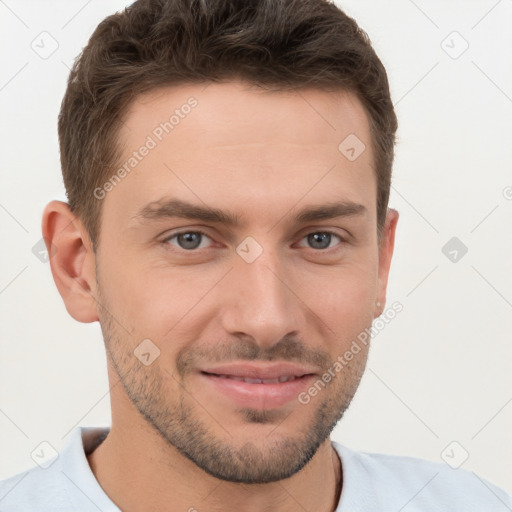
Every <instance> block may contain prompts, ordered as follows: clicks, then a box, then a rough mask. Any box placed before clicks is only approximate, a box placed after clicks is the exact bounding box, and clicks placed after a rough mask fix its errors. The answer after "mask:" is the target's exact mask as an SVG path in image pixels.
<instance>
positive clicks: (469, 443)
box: [0, 0, 512, 493]
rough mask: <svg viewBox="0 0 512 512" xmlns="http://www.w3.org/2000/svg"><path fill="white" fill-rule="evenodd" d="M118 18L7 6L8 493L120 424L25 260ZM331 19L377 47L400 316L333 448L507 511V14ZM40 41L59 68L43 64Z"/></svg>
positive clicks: (381, 337) (425, 8)
mask: <svg viewBox="0 0 512 512" xmlns="http://www.w3.org/2000/svg"><path fill="white" fill-rule="evenodd" d="M125 5H126V3H125V2H124V1H110V2H105V1H100V0H89V1H63V0H62V1H59V2H55V1H52V2H50V1H47V2H40V1H36V0H33V1H26V0H24V1H17V2H14V1H13V0H5V1H2V2H0V48H1V51H2V55H1V62H2V65H1V67H0V73H1V75H0V76H1V78H0V109H1V119H2V123H1V125H0V130H1V133H0V141H1V160H0V162H1V166H2V172H1V180H2V181H1V187H0V222H1V226H2V249H3V250H2V265H1V268H0V290H1V292H0V307H1V319H0V322H1V323H0V325H1V339H0V343H1V347H0V348H1V357H0V432H1V435H0V477H6V476H8V475H11V474H13V473H15V472H18V471H21V470H22V469H25V468H27V467H29V466H32V465H34V461H33V460H32V459H31V455H30V454H31V452H32V451H33V450H34V449H35V448H36V447H37V446H38V445H39V443H40V442H42V441H47V442H49V443H50V444H51V445H52V446H54V447H55V449H57V450H59V449H60V448H61V447H62V446H63V444H64V443H65V442H66V440H67V438H68V434H69V432H70V431H71V429H72V428H74V427H75V426H76V425H78V424H80V425H102V424H108V423H109V420H110V413H109V396H108V382H107V377H106V368H105V354H104V350H103V343H102V338H101V333H100V329H99V326H98V325H97V324H92V325H84V324H79V323H77V322H75V321H74V320H73V319H72V318H71V317H69V315H68V314H67V313H66V310H65V308H64V306H63V303H62V301H61V299H60V296H59V295H58V293H57V290H56V288H55V285H54V283H53V280H52V277H51V273H50V268H49V265H48V263H44V262H42V261H40V260H39V259H38V257H37V256H36V255H35V254H34V252H33V250H32V249H33V247H34V246H36V248H37V245H36V244H38V243H39V241H40V239H41V232H40V218H41V213H42V210H43V208H44V205H45V204H46V203H47V202H48V201H49V200H51V199H65V196H64V189H63V185H62V179H61V174H60V164H59V153H58V144H57V129H56V119H57V114H58V111H59V107H60V101H61V99H62V96H63V94H64V90H65V84H66V79H67V75H68V72H69V67H70V66H71V64H72V62H73V59H74V57H75V56H76V55H77V54H78V52H79V51H80V49H81V48H82V47H83V46H84V45H85V44H86V42H87V39H88V37H89V35H90V34H91V33H92V31H93V30H94V28H95V27H96V25H97V24H98V22H99V21H101V20H102V19H103V18H104V17H105V16H107V15H108V14H110V13H112V12H114V11H116V10H118V9H120V8H122V7H124V6H125ZM339 5H341V7H342V8H344V9H345V10H346V12H347V13H348V14H349V15H351V16H353V17H354V18H355V19H356V21H357V22H358V23H359V24H360V26H362V28H363V29H364V30H366V31H367V32H368V34H369V36H370V38H371V40H372V42H373V44H374V47H375V49H376V51H377V53H378V54H379V56H380V58H381V60H382V61H383V63H384V65H385V66H386V68H387V70H388V75H389V79H390V84H391V90H392V96H393V100H394V103H395V106H396V111H397V115H398V118H399V124H400V127H399V132H398V137H399V141H398V144H397V148H396V151H397V155H396V161H395V167H394V180H393V190H392V194H391V201H390V206H391V207H394V208H396V209H398V210H399V212H400V214H401V217H400V222H399V226H398V232H397V242H396V248H395V257H394V262H393V266H392V271H391V275H390V284H389V294H388V303H389V304H391V303H392V302H394V301H400V302H401V303H402V304H403V311H402V312H401V313H400V314H399V315H397V317H396V318H395V319H394V320H393V321H392V322H391V323H390V324H389V325H387V326H386V328H385V329H384V330H382V331H381V332H380V333H379V334H378V335H377V336H376V337H375V339H374V341H373V347H372V350H371V354H370V359H369V363H368V368H367V372H366V374H365V376H364V378H363V381H362V384H361V387H360V389H359V391H358V393H357V394H356V398H355V400H354V402H353V404H352V405H351V407H350V409H349V411H348V412H347V414H346V415H345V417H344V418H343V420H342V421H341V423H340V424H339V425H338V426H337V428H336V430H335V431H334V433H333V436H332V437H333V439H335V440H337V441H340V442H342V443H344V444H346V445H348V446H350V447H352V448H355V449H360V450H364V451H374V452H384V453H393V454H402V455H410V456H417V457H423V458H427V459H430V460H434V461H441V462H442V460H443V459H442V454H443V453H444V458H445V459H446V458H448V459H450V460H451V461H455V462H457V461H458V462H459V463H460V462H461V461H462V460H463V459H464V458H465V457H466V453H467V457H468V458H467V460H465V462H464V463H463V465H462V467H463V468H465V469H468V470H470V471H474V472H475V473H477V474H478V475H480V476H481V477H483V478H486V479H488V480H490V481H491V482H493V483H495V484H497V485H499V486H501V487H503V488H504V489H506V490H508V492H511V493H512V478H511V473H512V471H511V463H510V461H511V460H512V436H510V432H511V431H512V386H511V372H510V364H511V355H512V344H511V343H510V342H511V335H510V333H511V332H512V286H511V281H512V279H511V276H512V271H511V266H510V255H511V249H512V237H511V235H510V233H511V223H510V220H511V214H512V200H511V198H512V188H511V187H512V173H511V168H512V167H511V166H512V144H511V141H512V63H511V57H510V48H512V1H511V0H501V1H496V0H492V1H491V0H489V1H488V0H464V1H462V0H460V1H454V0H452V1H446V0H443V1H433V0H428V1H427V0H416V1H415V2H413V1H411V0H394V1H388V2H382V1H380V0H350V1H342V2H340V3H339ZM42 32H46V34H43V35H41V33H42ZM41 38H45V45H44V46H45V50H44V51H47V52H49V51H51V50H53V49H55V51H54V52H53V53H52V54H51V55H42V56H41V55H40V53H41V52H43V50H42V49H41V48H39V54H38V53H37V51H35V48H37V44H39V45H41V43H40V41H41ZM57 45H58V47H57ZM466 46H467V48H466ZM42 57H47V58H42ZM452 237H457V239H458V240H456V241H455V242H452V243H455V244H456V245H455V246H448V248H446V249H444V252H443V247H444V246H445V244H446V243H447V242H448V241H449V240H450V239H452ZM461 244H464V246H465V247H466V248H467V253H466V254H464V255H462V252H463V251H462V250H461V247H462V245H461ZM454 250H455V251H457V254H456V256H457V258H456V261H452V259H453V258H454V257H455V253H454V252H453V251H454ZM35 252H36V253H37V249H36V250H35ZM445 253H446V254H447V255H445ZM454 442H455V443H454ZM447 447H448V448H447ZM447 456H448V457H447Z"/></svg>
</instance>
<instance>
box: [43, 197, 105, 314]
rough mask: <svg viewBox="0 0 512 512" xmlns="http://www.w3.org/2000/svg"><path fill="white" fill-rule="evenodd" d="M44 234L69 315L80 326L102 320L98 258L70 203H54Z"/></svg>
mask: <svg viewBox="0 0 512 512" xmlns="http://www.w3.org/2000/svg"><path fill="white" fill-rule="evenodd" d="M42 230H43V238H44V241H45V243H46V248H47V249H48V255H49V260H50V266H51V269H52V275H53V279H54V281H55V284H56V285H57V288H58V290H59V293H60V295H61V297H62V299H63V300H64V304H65V305H66V309H67V310H68V313H69V314H70V315H71V316H72V317H73V318H74V319H75V320H78V321H79V322H85V323H88V322H94V321H96V320H98V314H97V307H96V300H95V299H94V297H95V295H96V275H95V254H94V251H93V248H92V242H91V240H90V238H89V234H88V233H87V230H86V229H85V227H84V225H83V224H82V222H81V221H80V220H79V219H78V218H77V217H76V215H74V214H73V213H72V212H71V210H70V209H69V206H68V204H67V203H63V202H62V201H52V202H51V203H49V204H48V205H47V206H46V208H45V210H44V213H43V223H42Z"/></svg>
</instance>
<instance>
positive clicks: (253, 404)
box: [200, 373, 315, 410]
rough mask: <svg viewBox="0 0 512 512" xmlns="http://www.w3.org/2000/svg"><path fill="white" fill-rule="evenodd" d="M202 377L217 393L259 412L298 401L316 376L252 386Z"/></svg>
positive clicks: (208, 376) (206, 376) (207, 375)
mask: <svg viewBox="0 0 512 512" xmlns="http://www.w3.org/2000/svg"><path fill="white" fill-rule="evenodd" d="M200 376H201V377H202V378H204V379H206V381H207V382H208V384H209V385H210V386H212V387H213V389H214V390H215V391H218V392H220V393H222V394H223V395H225V396H227V397H229V398H230V399H231V400H233V401H234V402H236V403H237V404H238V405H240V406H242V407H250V408H252V409H259V410H264V409H275V408H277V407H281V406H283V405H285V404H287V403H288V402H290V401H292V400H297V397H298V396H299V394H300V393H301V392H302V391H303V390H304V389H305V388H306V387H307V386H309V385H310V383H311V382H312V381H313V379H314V377H315V376H314V375H304V376H303V377H300V378H298V379H294V380H292V381H289V382H279V383H276V384H250V383H248V382H244V381H240V380H234V379H229V378H226V377H215V376H213V375H209V374H205V373H201V374H200Z"/></svg>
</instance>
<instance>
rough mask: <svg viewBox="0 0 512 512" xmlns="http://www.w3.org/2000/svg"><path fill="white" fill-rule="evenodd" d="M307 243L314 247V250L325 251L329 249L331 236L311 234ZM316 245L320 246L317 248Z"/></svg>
mask: <svg viewBox="0 0 512 512" xmlns="http://www.w3.org/2000/svg"><path fill="white" fill-rule="evenodd" d="M309 241H310V242H311V243H313V245H316V247H315V248H316V249H325V248H327V247H329V244H330V242H331V235H330V234H329V233H313V234H312V235H309ZM318 244H319V245H320V246H318Z"/></svg>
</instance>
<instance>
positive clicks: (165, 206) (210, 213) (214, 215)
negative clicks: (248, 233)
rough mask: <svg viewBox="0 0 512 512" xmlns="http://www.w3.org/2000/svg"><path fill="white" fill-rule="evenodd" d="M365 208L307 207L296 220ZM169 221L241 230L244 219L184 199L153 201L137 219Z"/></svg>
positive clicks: (343, 205)
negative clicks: (201, 223) (195, 221)
mask: <svg viewBox="0 0 512 512" xmlns="http://www.w3.org/2000/svg"><path fill="white" fill-rule="evenodd" d="M367 211H368V210H367V209H366V207H365V206H363V205H362V204H358V203H354V202H352V201H339V202H331V203H326V204H322V205H318V206H307V207H305V208H303V209H302V210H300V212H299V213H298V215H297V216H296V217H295V220H296V222H297V223H298V224H301V223H306V222H313V221H320V220H328V219H333V218H337V217H354V216H359V215H363V214H366V213H367ZM167 218H182V219H191V220H199V221H202V222H211V223H219V224H225V225H226V226H240V225H241V224H242V222H241V218H240V217H239V216H238V215H236V214H234V213H232V212H230V211H227V210H221V209H219V208H213V207H210V206H200V205H196V204H192V203H188V202H186V201H182V200H180V199H172V198H170V199H165V200H159V201H153V202H151V203H149V204H147V205H146V206H144V207H143V208H142V209H141V210H139V212H138V213H137V214H136V215H135V216H134V220H141V221H145V220H161V219H167Z"/></svg>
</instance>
